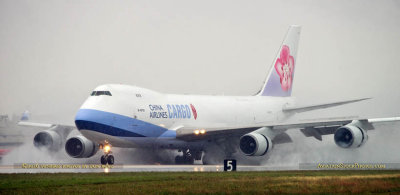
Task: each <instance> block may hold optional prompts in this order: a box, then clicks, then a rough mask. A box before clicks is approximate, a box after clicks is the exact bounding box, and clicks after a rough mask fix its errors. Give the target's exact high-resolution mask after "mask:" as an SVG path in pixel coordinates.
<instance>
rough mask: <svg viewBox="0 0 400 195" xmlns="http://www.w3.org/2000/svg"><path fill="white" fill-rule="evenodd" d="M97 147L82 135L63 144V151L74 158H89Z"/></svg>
mask: <svg viewBox="0 0 400 195" xmlns="http://www.w3.org/2000/svg"><path fill="white" fill-rule="evenodd" d="M98 149H99V148H98V147H97V145H96V144H95V143H94V142H92V141H90V140H89V139H87V138H86V137H84V136H82V135H78V136H76V137H71V138H69V139H68V140H67V143H65V151H66V152H67V154H68V155H69V156H71V157H74V158H89V157H91V156H93V155H95V154H96V152H97V150H98Z"/></svg>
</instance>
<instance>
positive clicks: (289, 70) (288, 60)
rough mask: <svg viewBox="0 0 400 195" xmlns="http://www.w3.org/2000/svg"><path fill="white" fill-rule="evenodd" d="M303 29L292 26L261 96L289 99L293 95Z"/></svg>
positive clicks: (260, 93) (273, 64)
mask: <svg viewBox="0 0 400 195" xmlns="http://www.w3.org/2000/svg"><path fill="white" fill-rule="evenodd" d="M300 31H301V27H300V26H297V25H292V26H290V27H289V31H288V32H287V34H286V37H285V39H284V40H283V43H282V45H281V47H280V49H279V52H278V54H277V56H276V57H275V60H274V62H273V63H272V67H271V69H270V71H269V73H268V77H267V79H266V80H265V82H264V85H263V88H262V89H261V91H260V92H259V93H258V94H257V95H259V96H275V97H288V96H290V95H291V94H292V86H293V78H294V70H295V68H296V54H297V45H298V43H299V37H300Z"/></svg>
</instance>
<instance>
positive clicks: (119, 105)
mask: <svg viewBox="0 0 400 195" xmlns="http://www.w3.org/2000/svg"><path fill="white" fill-rule="evenodd" d="M96 91H101V92H103V91H107V92H110V95H104V94H101V95H92V96H90V97H89V98H88V99H87V100H86V101H85V103H84V104H83V105H82V107H81V108H80V110H79V112H78V113H77V116H76V118H75V121H76V126H77V128H78V129H79V130H80V131H81V133H82V134H83V135H84V136H85V137H87V138H88V139H90V140H92V141H94V142H97V143H105V142H106V143H111V144H112V145H113V146H116V147H154V146H157V147H162V148H182V147H188V146H187V145H190V144H192V146H191V147H199V148H201V147H203V144H204V143H196V142H195V143H187V142H185V141H181V140H178V139H176V130H177V129H179V128H186V129H188V128H189V129H190V128H198V127H201V128H204V129H206V130H207V128H220V127H233V126H235V127H240V126H243V127H249V126H263V125H262V124H271V123H274V122H275V123H276V122H277V121H280V120H281V118H280V117H282V116H283V115H282V106H283V105H285V104H287V103H290V102H291V101H292V99H291V98H282V97H280V98H277V97H266V96H209V95H174V94H162V93H158V92H155V91H151V90H148V89H144V88H139V87H134V86H128V85H114V84H113V85H102V86H99V87H97V88H96V89H95V92H96Z"/></svg>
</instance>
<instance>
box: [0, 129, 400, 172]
mask: <svg viewBox="0 0 400 195" xmlns="http://www.w3.org/2000/svg"><path fill="white" fill-rule="evenodd" d="M288 133H289V135H290V136H291V137H292V139H293V143H289V144H279V145H275V146H274V149H273V150H272V153H271V154H270V155H269V156H268V157H253V158H252V160H249V158H245V159H243V155H238V154H236V155H235V156H234V158H235V159H237V160H238V168H237V170H238V171H262V170H302V169H301V167H299V165H301V164H304V163H306V164H307V163H309V164H318V163H360V164H361V163H368V164H388V165H390V164H396V163H398V162H400V155H399V154H398V142H397V139H398V138H399V137H400V131H399V128H398V127H397V126H396V125H393V124H391V125H384V126H380V127H379V128H377V129H376V130H371V131H369V132H368V135H369V140H368V142H367V144H365V145H364V146H362V147H360V148H356V149H347V150H346V149H342V148H339V147H337V146H336V144H335V143H334V141H333V136H323V141H322V142H320V141H318V140H316V139H314V138H310V137H309V138H307V137H304V135H302V134H301V133H300V131H298V130H297V129H293V130H289V131H288ZM30 136H32V135H30ZM31 139H32V138H29V137H27V141H26V142H25V143H24V144H23V145H21V146H19V147H17V148H15V149H13V150H12V151H11V152H10V153H9V154H7V155H6V156H4V157H3V159H2V160H1V163H0V172H1V173H35V172H141V171H150V172H156V171H158V172H164V171H166V172H180V171H223V164H222V162H221V163H220V164H218V165H201V161H195V164H194V165H173V162H174V161H173V159H174V157H175V155H176V153H177V152H176V151H171V150H158V151H155V150H150V149H149V150H146V149H124V148H115V151H114V155H115V156H116V158H118V159H119V162H118V163H117V164H116V165H115V167H114V168H110V169H101V168H88V169H82V168H80V169H40V168H33V169H23V168H18V167H14V166H21V164H23V163H26V164H33V165H34V164H36V163H37V164H39V165H41V164H43V165H46V164H57V165H63V164H66V165H70V164H78V165H81V164H87V165H98V160H99V158H100V155H101V154H100V153H98V154H96V155H95V156H93V157H91V158H88V159H76V158H70V157H69V156H68V155H67V154H66V152H65V151H64V150H61V151H60V152H59V153H57V154H49V153H47V151H41V150H39V149H37V148H35V147H33V143H32V140H31ZM243 162H246V163H243ZM256 162H257V163H259V164H257V165H254V163H256ZM249 163H253V165H249ZM394 166H397V168H400V166H399V165H394ZM309 169H312V167H309ZM316 169H317V167H316Z"/></svg>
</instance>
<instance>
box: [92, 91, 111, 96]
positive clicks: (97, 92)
mask: <svg viewBox="0 0 400 195" xmlns="http://www.w3.org/2000/svg"><path fill="white" fill-rule="evenodd" d="M90 95H91V96H99V95H108V96H112V95H111V93H110V92H109V91H93V92H92V94H90Z"/></svg>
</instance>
